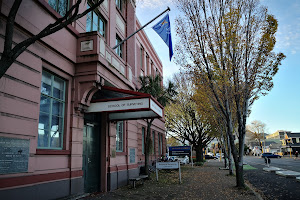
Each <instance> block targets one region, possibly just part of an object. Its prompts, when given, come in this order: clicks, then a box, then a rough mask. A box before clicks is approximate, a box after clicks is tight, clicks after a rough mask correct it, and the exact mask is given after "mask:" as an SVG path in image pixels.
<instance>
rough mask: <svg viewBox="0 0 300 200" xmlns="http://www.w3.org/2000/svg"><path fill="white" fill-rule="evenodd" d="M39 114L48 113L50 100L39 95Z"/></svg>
mask: <svg viewBox="0 0 300 200" xmlns="http://www.w3.org/2000/svg"><path fill="white" fill-rule="evenodd" d="M40 112H46V113H49V112H50V99H49V98H48V97H45V96H44V95H41V102H40Z"/></svg>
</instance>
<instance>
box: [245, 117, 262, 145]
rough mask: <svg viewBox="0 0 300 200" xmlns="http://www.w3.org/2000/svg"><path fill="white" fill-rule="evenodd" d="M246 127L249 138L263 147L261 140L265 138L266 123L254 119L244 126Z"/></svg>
mask: <svg viewBox="0 0 300 200" xmlns="http://www.w3.org/2000/svg"><path fill="white" fill-rule="evenodd" d="M246 129H247V131H248V133H249V136H250V139H251V140H256V141H257V142H258V143H259V145H260V146H261V148H262V149H263V147H262V144H261V142H262V141H261V140H263V139H265V129H266V124H264V123H263V122H261V121H259V120H254V121H252V122H251V124H249V125H247V126H246Z"/></svg>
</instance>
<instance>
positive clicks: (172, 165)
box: [156, 162, 180, 169]
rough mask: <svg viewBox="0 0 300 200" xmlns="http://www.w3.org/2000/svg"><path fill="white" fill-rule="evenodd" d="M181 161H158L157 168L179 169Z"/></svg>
mask: <svg viewBox="0 0 300 200" xmlns="http://www.w3.org/2000/svg"><path fill="white" fill-rule="evenodd" d="M179 166H180V165H179V162H157V163H156V168H157V169H178V168H179Z"/></svg>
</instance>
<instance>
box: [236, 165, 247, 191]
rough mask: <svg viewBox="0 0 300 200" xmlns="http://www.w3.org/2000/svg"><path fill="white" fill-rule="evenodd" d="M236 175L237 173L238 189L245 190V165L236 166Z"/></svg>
mask: <svg viewBox="0 0 300 200" xmlns="http://www.w3.org/2000/svg"><path fill="white" fill-rule="evenodd" d="M235 169H236V170H235V173H236V185H237V187H238V188H245V182H244V170H243V163H242V162H238V163H236V164H235Z"/></svg>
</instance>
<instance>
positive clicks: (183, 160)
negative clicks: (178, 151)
mask: <svg viewBox="0 0 300 200" xmlns="http://www.w3.org/2000/svg"><path fill="white" fill-rule="evenodd" d="M175 161H179V162H180V164H184V165H185V164H189V162H190V160H189V157H188V156H179V157H178V158H175Z"/></svg>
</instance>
